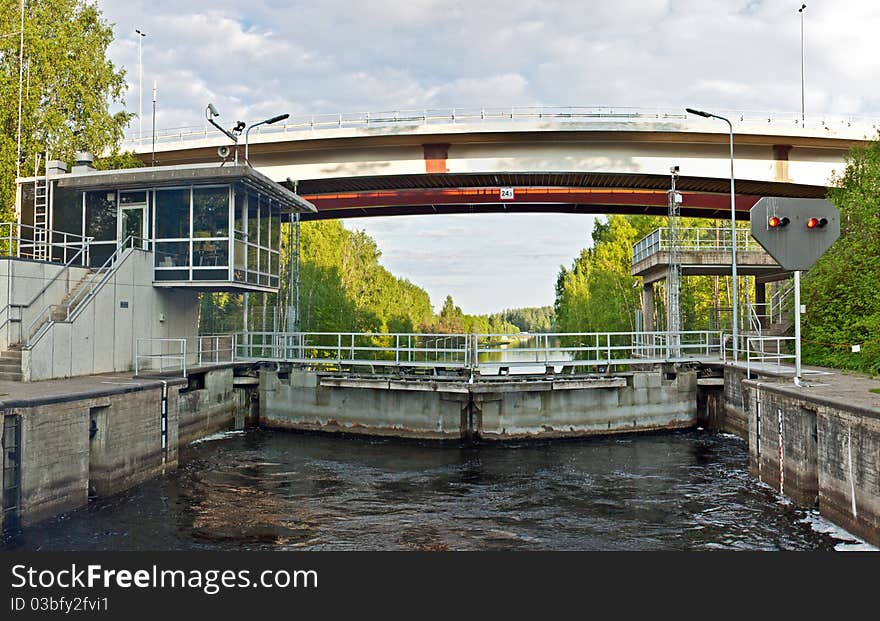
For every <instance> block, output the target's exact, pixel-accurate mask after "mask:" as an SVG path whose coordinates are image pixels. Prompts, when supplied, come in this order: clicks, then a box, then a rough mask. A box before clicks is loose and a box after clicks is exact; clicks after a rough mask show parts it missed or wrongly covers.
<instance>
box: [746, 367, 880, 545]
mask: <svg viewBox="0 0 880 621" xmlns="http://www.w3.org/2000/svg"><path fill="white" fill-rule="evenodd" d="M744 384H745V386H746V387H747V389H748V391H749V403H750V406H749V453H750V469H751V471H752V473H753V474H754V475H755V476H757V477H759V478H760V479H761V480H762V481H764V482H766V483H767V484H768V485H771V486H772V487H773V488H774V489H776V490H777V491H779V492H780V493H783V494H785V495H786V496H788V497H790V498H792V499H793V500H794V501H795V502H798V503H799V504H803V505H807V506H816V505H817V504H818V507H819V511H820V512H821V513H822V515H824V516H826V517H827V518H829V519H830V520H832V521H833V522H835V523H836V524H839V525H841V526H843V527H844V528H846V529H847V530H849V531H850V532H853V533H855V534H857V535H859V536H861V537H864V538H865V539H866V540H868V541H870V542H871V543H873V544H875V545H880V414H878V413H877V412H875V411H872V410H867V409H863V408H859V407H856V406H849V405H847V404H842V403H836V402H835V403H832V402H828V401H825V400H823V399H821V398H817V397H815V396H811V395H804V394H799V393H798V391H797V389H795V388H794V387H791V386H790V385H788V384H782V383H779V384H772V383H765V382H758V381H749V380H747V381H746V382H745V383H744Z"/></svg>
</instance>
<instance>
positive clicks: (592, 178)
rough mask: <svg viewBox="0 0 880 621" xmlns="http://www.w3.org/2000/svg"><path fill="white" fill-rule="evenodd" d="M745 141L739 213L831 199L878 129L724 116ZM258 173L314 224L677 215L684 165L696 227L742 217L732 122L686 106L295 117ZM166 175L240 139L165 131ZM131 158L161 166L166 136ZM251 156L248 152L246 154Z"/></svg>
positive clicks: (254, 156) (276, 131) (262, 130)
mask: <svg viewBox="0 0 880 621" xmlns="http://www.w3.org/2000/svg"><path fill="white" fill-rule="evenodd" d="M721 113H722V114H725V115H726V116H728V117H729V118H731V120H732V121H733V122H734V129H735V132H736V136H735V145H736V153H735V157H736V171H735V174H736V179H737V184H736V192H737V199H736V210H737V212H738V213H741V214H742V215H743V219H747V212H748V210H749V209H750V208H751V207H752V206H753V205H754V203H755V202H756V201H757V200H759V199H760V198H761V197H763V196H781V197H801V198H823V197H824V196H825V192H826V188H827V186H828V184H829V183H830V180H831V179H832V177H833V175H834V174H836V173H841V172H842V171H843V168H844V158H845V156H846V154H847V152H848V150H849V149H850V148H851V147H852V146H854V145H858V144H863V143H864V142H865V141H867V140H870V139H872V138H876V136H877V131H878V127H880V124H878V122H877V120H874V119H868V118H857V117H842V116H841V117H831V116H808V117H807V119H806V122H805V123H804V126H803V127H801V124H800V115H798V114H777V113H755V112H737V111H722V112H721ZM257 130H258V131H255V132H254V133H253V134H252V135H251V137H250V140H251V144H250V145H249V160H250V163H251V164H253V165H254V166H255V167H257V168H258V169H259V170H260V171H261V172H263V173H264V174H266V175H267V176H269V177H270V178H272V179H273V180H275V181H278V182H280V183H283V184H286V185H288V187H290V188H291V189H294V188H295V189H296V191H297V192H298V193H299V194H300V195H302V196H303V197H304V198H306V199H307V200H309V201H310V202H311V203H312V204H314V205H315V207H316V208H317V210H316V212H314V213H310V214H303V215H302V219H303V220H309V219H325V218H355V217H369V216H392V215H418V214H453V213H517V212H531V213H535V212H538V213H540V212H561V213H590V214H595V213H622V214H650V215H665V214H666V212H667V199H666V191H667V189H668V183H669V178H668V171H669V167H670V165H673V164H676V165H679V166H680V167H681V177H680V178H679V180H678V184H677V189H678V190H679V191H680V192H681V193H682V195H683V202H682V208H681V213H682V215H683V216H698V217H706V218H728V217H729V214H730V202H729V190H730V186H729V178H730V160H729V150H728V134H727V131H726V125H724V124H720V123H718V122H714V121H711V120H707V119H702V118H699V117H693V116H688V115H686V114H685V113H684V111H683V110H680V109H666V110H663V109H660V110H658V109H642V108H587V107H567V108H560V107H530V108H522V107H514V108H504V109H501V108H494V109H489V108H477V109H467V108H449V109H444V110H399V111H392V112H379V113H358V114H331V115H318V116H296V115H294V116H293V117H291V119H289V120H288V121H286V122H285V123H283V124H281V123H279V124H277V125H263V126H260V127H258V128H257ZM155 138H156V159H157V161H158V162H159V163H160V164H162V165H171V164H192V163H200V162H215V161H217V159H218V156H217V153H216V149H217V147H218V146H221V145H225V144H228V142H229V141H228V139H226V138H225V137H224V136H222V135H221V134H220V133H219V132H218V131H216V130H215V129H213V128H211V127H209V126H207V125H205V126H204V127H187V128H175V129H171V130H161V131H158V132H157V134H156V137H155ZM124 148H127V149H133V150H134V151H135V152H136V153H138V154H139V155H140V156H141V157H143V159H144V160H145V161H149V160H150V153H151V149H152V136H150V135H147V136H145V137H144V138H143V139H141V140H136V139H131V140H129V141H128V142H126V143H125V145H124ZM239 151H240V152H239V158H242V157H243V149H239Z"/></svg>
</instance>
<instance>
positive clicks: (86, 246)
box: [0, 231, 95, 345]
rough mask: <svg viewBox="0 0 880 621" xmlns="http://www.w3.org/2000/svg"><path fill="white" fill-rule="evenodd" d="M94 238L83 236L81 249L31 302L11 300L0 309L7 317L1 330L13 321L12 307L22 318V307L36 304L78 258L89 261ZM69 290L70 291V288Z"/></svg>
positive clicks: (19, 337)
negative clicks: (17, 302) (17, 310)
mask: <svg viewBox="0 0 880 621" xmlns="http://www.w3.org/2000/svg"><path fill="white" fill-rule="evenodd" d="M51 232H53V231H50V233H51ZM94 239H95V238H94V237H83V242H82V245H81V246H80V249H79V250H77V251H76V252H75V253H74V255H73V256H72V257H70V259H68V260H67V261H66V262H65V263H64V265H63V267H62V268H61V269H60V270H58V272H56V273H55V275H54V276H53V277H52V278H50V279H49V281H48V282H47V283H46V284H45V285H43V288H42V289H40V290H39V291H38V292H37V293H36V294H34V296H33V297H31V299H30V301H29V302H27V303H25V304H13V303H11V302H10V303H9V304H7V305H6V306H5V307H4V308H3V309H0V317H3V315H5V318H3V319H2V323H0V331H2V330H3V329H4V328H6V325H7V324H8V323H9V322H10V321H12V312H11V311H12V307H15V308H18V309H19V319H20V318H21V310H20V309H22V308H29V307H30V306H32V305H33V304H35V303H36V301H37V300H39V299H40V297H42V295H43V294H44V293H46V291H48V290H49V287H51V286H52V284H53V283H54V282H55V281H56V280H58V279H59V278H61V276H62V274H66V273H68V272H69V271H70V267H71V266H72V265H73V264H74V263H75V262H76V260H77V259H78V258H79V257H80V256H82V257H83V259H84V263H87V262H88V252H89V244H91V242H92V241H94ZM68 291H69V290H68ZM40 315H43V313H42V312H41V313H40ZM22 338H23V337H22V335H21V333H19V335H18V341H12V340H11V339H7V341H9V342H8V343H7V345H9V343H14V342H19V341H21V339H22Z"/></svg>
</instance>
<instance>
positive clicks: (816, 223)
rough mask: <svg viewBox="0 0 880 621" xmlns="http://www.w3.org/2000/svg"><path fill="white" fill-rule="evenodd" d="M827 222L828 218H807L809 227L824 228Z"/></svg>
mask: <svg viewBox="0 0 880 621" xmlns="http://www.w3.org/2000/svg"><path fill="white" fill-rule="evenodd" d="M826 224H828V219H827V218H810V219H809V220H807V228H808V229H821V228H824V227H825V225H826Z"/></svg>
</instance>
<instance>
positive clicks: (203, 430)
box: [178, 367, 239, 444]
mask: <svg viewBox="0 0 880 621" xmlns="http://www.w3.org/2000/svg"><path fill="white" fill-rule="evenodd" d="M232 375H233V370H232V368H231V367H230V368H228V369H217V370H215V371H209V372H207V373H205V374H204V375H201V374H200V376H201V377H203V382H204V386H203V387H202V385H201V380H200V382H199V387H198V388H187V387H185V386H184V387H183V388H182V389H181V391H180V398H179V400H178V408H179V420H180V422H179V425H180V429H179V435H180V443H181V444H187V443H189V442H192V441H193V440H197V439H199V438H203V437H205V436H209V435H211V434H212V433H217V432H218V431H222V430H224V429H231V428H232V427H233V424H234V421H235V417H236V414H237V413H238V411H239V403H238V401H237V399H236V395H235V394H234V392H233V387H232ZM191 379H192V378H191Z"/></svg>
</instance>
